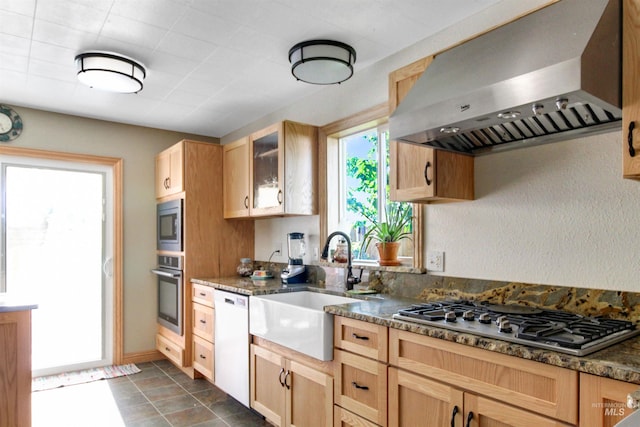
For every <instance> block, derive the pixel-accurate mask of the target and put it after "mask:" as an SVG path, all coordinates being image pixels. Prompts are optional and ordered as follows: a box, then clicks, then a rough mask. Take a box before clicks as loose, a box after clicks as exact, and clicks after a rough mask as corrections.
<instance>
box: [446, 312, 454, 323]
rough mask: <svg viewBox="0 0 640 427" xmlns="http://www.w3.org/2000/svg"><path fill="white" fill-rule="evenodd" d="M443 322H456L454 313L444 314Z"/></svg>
mask: <svg viewBox="0 0 640 427" xmlns="http://www.w3.org/2000/svg"><path fill="white" fill-rule="evenodd" d="M444 320H445V322H455V321H456V313H455V312H453V311H447V312H446V313H445V314H444Z"/></svg>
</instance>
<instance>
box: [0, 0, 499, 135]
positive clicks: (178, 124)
mask: <svg viewBox="0 0 640 427" xmlns="http://www.w3.org/2000/svg"><path fill="white" fill-rule="evenodd" d="M497 2H498V0H446V1H444V0H277V1H275V0H0V103H4V104H9V105H14V106H24V107H31V108H38V109H43V110H49V111H55V112H61V113H67V114H73V115H78V116H84V117H92V118H98V119H103V120H110V121H115V122H121V123H129V124H135V125H141V126H148V127H154V128H160V129H169V130H175V131H180V132H189V133H194V134H199V135H206V136H214V137H221V136H224V135H226V134H228V133H229V132H231V131H233V130H235V129H238V128H240V127H242V126H244V125H246V124H247V123H250V122H252V121H254V120H256V119H258V118H260V117H263V116H264V115H266V114H268V113H271V112H273V111H276V110H278V109H280V108H283V107H285V106H287V105H290V104H292V103H293V102H295V101H296V100H298V99H301V98H303V97H306V96H308V95H310V94H311V93H314V92H315V91H318V90H322V89H323V87H322V86H314V85H308V84H305V83H302V82H297V81H296V80H295V79H294V78H293V77H292V76H291V71H290V67H289V62H288V58H287V54H288V51H289V49H290V48H291V46H293V45H294V44H296V43H298V42H300V41H304V40H308V39H317V38H326V39H334V40H340V41H342V42H345V43H348V44H350V45H351V46H353V47H354V48H355V49H356V51H357V62H356V64H355V72H356V73H357V72H358V71H359V70H362V69H364V68H366V67H368V66H370V65H372V64H374V63H375V62H377V61H380V60H381V59H383V58H385V57H388V56H389V55H392V54H394V53H395V52H398V51H400V50H402V49H404V48H406V47H408V46H410V45H412V44H414V43H415V42H417V41H420V40H423V39H425V38H426V37H428V36H430V35H432V34H434V33H436V32H438V31H440V30H442V29H443V28H446V27H448V26H450V25H453V24H454V23H456V22H458V21H460V20H462V19H464V18H465V17H468V16H470V15H473V14H475V13H477V12H479V11H481V10H483V9H485V8H486V7H488V6H490V5H492V4H495V3H497ZM86 50H106V51H114V52H118V53H121V54H124V55H127V56H130V57H133V58H135V59H136V60H138V61H140V62H142V63H143V64H144V65H145V66H146V68H147V78H146V80H145V86H144V89H143V90H142V91H141V92H140V93H138V94H113V93H107V92H102V91H99V90H95V89H91V88H88V87H86V86H84V85H82V84H80V83H79V82H78V81H77V78H76V69H75V63H74V57H75V56H76V55H77V54H78V53H80V52H82V51H86ZM346 84H348V82H347V83H346Z"/></svg>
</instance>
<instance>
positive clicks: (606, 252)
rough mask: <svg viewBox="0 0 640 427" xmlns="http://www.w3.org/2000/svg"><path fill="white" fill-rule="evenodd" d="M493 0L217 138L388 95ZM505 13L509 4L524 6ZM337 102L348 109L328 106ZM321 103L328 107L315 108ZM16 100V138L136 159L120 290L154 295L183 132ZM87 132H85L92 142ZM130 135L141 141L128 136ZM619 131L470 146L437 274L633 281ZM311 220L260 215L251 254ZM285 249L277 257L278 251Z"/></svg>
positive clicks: (312, 230)
mask: <svg viewBox="0 0 640 427" xmlns="http://www.w3.org/2000/svg"><path fill="white" fill-rule="evenodd" d="M540 3H542V2H540ZM512 7H515V6H512ZM520 7H521V8H525V6H520ZM529 7H533V6H529ZM492 12H494V14H492V15H491V16H484V17H483V18H487V19H486V20H482V22H474V21H473V20H471V21H472V22H468V24H469V25H465V26H461V27H464V28H460V27H459V28H456V29H449V30H447V31H444V32H443V33H442V34H441V35H440V38H438V39H430V40H427V41H425V42H424V44H423V45H422V46H419V47H418V46H416V47H414V48H412V49H410V51H409V52H403V53H402V54H401V55H399V56H397V57H393V58H390V59H389V60H386V61H385V62H383V63H381V64H377V66H378V67H379V68H378V70H377V71H378V72H374V71H367V73H363V75H362V76H357V77H358V79H355V78H354V80H352V81H351V82H349V83H350V84H343V85H341V86H339V87H332V88H329V89H328V90H327V91H326V92H319V93H318V94H315V95H314V96H313V97H311V99H310V100H307V101H305V102H302V101H301V102H300V103H297V104H295V105H292V106H290V107H288V108H287V109H285V110H284V111H279V112H278V113H273V114H272V115H269V116H267V117H265V118H263V119H260V120H257V121H256V122H255V123H252V124H250V125H247V126H246V127H244V128H243V129H239V130H238V131H234V132H231V133H230V134H229V135H226V136H224V137H223V138H222V140H221V141H222V143H223V144H224V143H228V142H231V141H234V140H235V139H237V137H239V136H241V135H244V134H246V133H249V132H251V131H254V130H256V129H259V128H261V127H263V126H265V125H267V124H270V123H272V122H275V121H278V120H281V119H285V118H286V119H293V120H298V121H301V122H313V123H317V124H318V125H323V124H326V123H329V122H331V121H334V120H338V119H340V118H341V117H343V116H348V115H349V114H353V113H356V112H358V111H362V110H365V109H366V108H369V107H370V106H371V105H376V104H378V103H381V102H384V101H386V96H387V95H386V94H387V80H386V79H387V74H388V72H390V71H391V70H394V69H397V68H400V67H401V66H404V65H406V64H407V63H410V62H412V61H413V60H415V59H418V58H421V57H423V56H424V54H425V52H434V51H439V50H441V49H444V48H446V47H448V46H450V45H452V44H455V43H456V42H457V41H458V40H460V39H463V38H465V37H466V36H468V35H471V34H473V33H475V32H479V31H481V30H483V29H485V28H487V27H490V26H491V25H492V24H497V23H500V22H503V21H505V20H507V18H508V17H509V15H508V12H502V13H503V14H504V15H502V16H501V15H499V11H497V10H495V9H494V10H493V11H492ZM510 13H511V14H512V15H511V16H516V15H517V14H518V13H519V12H514V11H511V12H510ZM487 14H488V12H487ZM477 19H478V20H479V19H480V17H477ZM462 31H465V33H464V34H462V33H461V32H462ZM365 87H366V88H367V90H366V91H365V90H363V88H365ZM363 94H365V95H363ZM336 104H339V105H341V106H342V107H341V108H343V109H344V110H345V111H334V107H333V106H334V105H336ZM18 105H19V104H18ZM318 105H331V106H332V107H327V108H326V109H319V108H317V106H318ZM16 108H17V109H18V110H19V112H20V114H21V116H22V117H23V119H24V122H25V132H24V133H23V135H22V136H21V137H20V139H19V140H18V141H19V144H20V146H22V147H31V148H39V149H50V150H58V151H78V152H87V151H89V152H91V153H92V154H99V155H106V156H118V157H123V158H124V159H125V162H126V164H127V165H135V167H131V166H129V167H126V168H125V170H124V182H125V186H126V189H127V191H126V192H125V199H124V205H125V214H124V215H125V218H124V221H125V224H126V228H127V229H128V230H136V233H135V234H129V233H127V232H125V236H124V248H125V252H126V253H127V260H126V261H125V269H124V275H125V276H124V283H125V286H124V300H125V302H126V301H141V300H145V299H153V296H154V295H155V288H154V282H153V277H151V276H150V275H149V273H148V270H149V268H150V267H151V266H153V265H155V263H156V260H155V255H154V248H155V227H154V224H152V223H151V222H150V221H148V218H153V216H154V209H155V198H154V196H153V192H152V191H149V189H151V188H153V167H154V165H153V157H154V156H155V155H156V154H157V153H158V152H159V151H161V150H162V149H164V148H166V147H169V146H170V145H173V144H174V143H175V142H176V141H178V140H180V139H182V138H183V137H184V134H182V133H178V132H167V131H158V130H152V129H148V128H140V127H134V126H128V125H119V124H115V123H107V122H100V121H94V120H90V119H81V118H77V117H73V116H66V115H61V114H57V113H49V112H44V111H41V110H31V109H28V108H21V107H18V106H17V105H16ZM51 135H60V136H61V138H59V139H57V138H51ZM87 135H91V140H90V141H89V142H87V140H86V136H87ZM198 139H199V140H201V139H202V138H198ZM133 140H135V141H139V142H137V143H136V144H135V146H132V144H131V141H133ZM621 140H622V132H617V131H616V132H610V133H608V134H604V135H599V136H593V137H588V138H584V139H581V140H579V141H575V140H574V141H567V142H560V143H557V144H552V145H547V146H541V147H535V148H530V149H527V150H517V151H512V152H505V153H499V154H494V155H491V156H484V157H478V158H476V162H475V187H476V200H475V201H473V202H472V203H460V204H446V205H429V206H428V207H426V208H425V213H426V218H427V220H426V227H425V228H426V232H425V235H426V241H425V247H426V248H429V249H434V250H441V251H443V252H445V253H446V261H445V272H444V273H443V275H444V276H445V277H448V278H451V279H450V280H449V281H448V283H450V282H452V283H453V284H452V285H451V286H455V285H456V282H461V281H464V280H469V279H459V280H458V279H456V278H473V279H477V280H486V281H490V282H505V283H512V282H513V283H525V284H538V283H540V284H547V285H556V286H558V287H564V288H572V287H576V288H587V289H595V290H601V289H608V290H612V291H621V292H635V291H636V286H634V284H635V276H636V274H635V273H636V264H634V260H636V259H637V253H638V248H637V243H636V242H637V241H638V238H637V237H638V236H637V231H636V230H637V228H636V227H633V222H632V221H633V220H632V218H633V214H634V213H635V212H637V208H638V202H637V200H638V197H637V196H638V192H639V191H640V190H639V189H638V187H637V184H636V183H635V182H634V181H631V180H623V179H622V178H621V168H620V165H621V158H620V156H621V151H620V141H621ZM87 144H90V148H88V147H87ZM317 223H318V218H317V217H310V218H304V217H301V218H293V219H286V220H285V219H270V220H259V221H256V223H255V226H256V231H255V239H256V241H255V252H254V254H253V257H254V259H257V260H263V261H266V260H267V259H268V257H269V256H270V254H271V251H272V247H271V242H273V241H277V240H280V241H283V240H284V236H286V234H287V233H288V232H290V231H294V230H295V231H301V232H304V233H305V234H307V235H308V236H312V238H314V239H317V240H315V241H313V242H315V243H312V244H315V246H318V247H319V246H321V242H319V240H320V238H319V237H318V236H319V231H318V229H319V227H318V225H317ZM313 236H315V237H313ZM567 236H570V238H567ZM285 256H286V254H281V255H280V257H274V260H275V261H277V262H285V261H286V258H285ZM433 276H434V277H435V278H436V279H437V277H439V276H438V275H436V274H434V275H433ZM414 280H417V279H412V281H414ZM434 280H435V279H434ZM483 283H484V282H483ZM134 284H135V285H134ZM124 310H125V311H124V319H125V321H124V352H125V354H127V355H136V354H143V353H145V352H149V351H152V350H153V348H154V343H153V336H154V334H155V309H154V307H153V306H152V305H149V306H140V305H131V304H129V305H127V304H125V308H124Z"/></svg>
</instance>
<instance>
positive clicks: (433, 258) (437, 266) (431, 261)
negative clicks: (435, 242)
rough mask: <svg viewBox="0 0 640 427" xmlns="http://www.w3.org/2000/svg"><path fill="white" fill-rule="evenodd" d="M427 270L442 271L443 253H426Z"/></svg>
mask: <svg viewBox="0 0 640 427" xmlns="http://www.w3.org/2000/svg"><path fill="white" fill-rule="evenodd" d="M427 270H429V271H444V252H439V251H427Z"/></svg>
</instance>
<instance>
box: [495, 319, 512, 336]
mask: <svg viewBox="0 0 640 427" xmlns="http://www.w3.org/2000/svg"><path fill="white" fill-rule="evenodd" d="M498 332H504V333H509V332H513V329H511V322H509V320H508V319H504V320H502V321H501V322H500V323H498Z"/></svg>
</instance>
